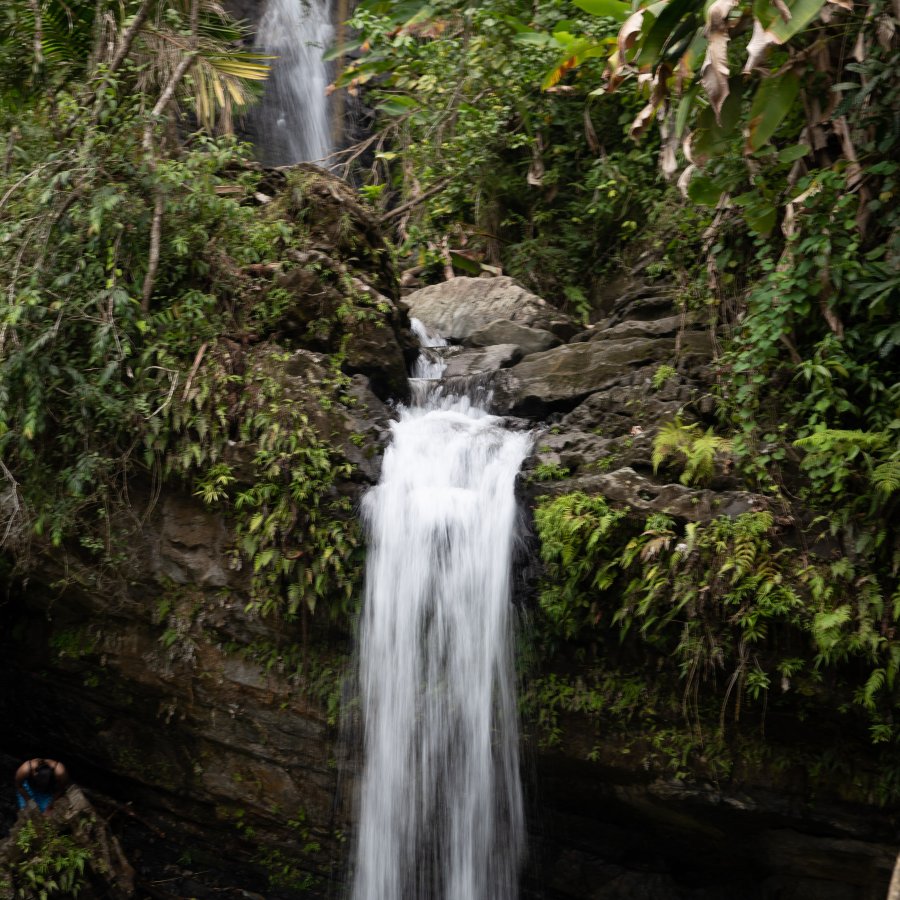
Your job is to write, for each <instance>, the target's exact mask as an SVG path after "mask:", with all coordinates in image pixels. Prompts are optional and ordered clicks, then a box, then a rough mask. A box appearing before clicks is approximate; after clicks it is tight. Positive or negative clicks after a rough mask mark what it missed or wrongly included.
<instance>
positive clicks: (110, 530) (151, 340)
mask: <svg viewBox="0 0 900 900" xmlns="http://www.w3.org/2000/svg"><path fill="white" fill-rule="evenodd" d="M2 16H3V17H4V18H3V24H4V27H3V30H2V31H0V40H2V41H3V46H4V48H6V49H8V50H9V52H10V54H11V56H12V57H13V58H15V59H17V60H20V61H21V65H20V66H19V68H18V71H17V72H12V73H10V72H9V71H7V72H6V75H7V76H8V80H6V81H4V82H2V84H0V121H2V126H3V129H4V132H5V134H4V139H3V149H2V151H0V157H2V159H3V160H4V162H3V169H2V172H0V213H2V218H0V268H2V271H3V276H2V293H0V479H2V485H3V487H2V489H0V496H2V497H3V501H2V504H0V505H2V512H3V518H2V525H0V545H2V546H3V547H4V548H6V549H7V550H14V551H15V559H16V561H17V563H18V565H19V566H20V567H21V568H24V569H27V567H28V565H29V563H33V562H34V560H36V559H37V558H39V554H38V553H31V552H29V547H30V546H32V545H36V548H40V547H43V548H45V549H46V547H48V546H49V547H53V548H58V550H56V551H55V552H56V553H61V554H63V556H64V557H66V558H68V557H69V553H70V552H71V553H72V554H73V555H72V557H71V558H72V560H75V559H82V560H87V561H89V563H90V565H89V566H88V569H87V570H81V571H80V572H79V573H78V574H77V575H76V573H75V572H74V571H72V570H70V571H69V572H68V577H70V578H86V579H89V580H93V582H94V583H97V582H101V583H102V582H103V581H104V579H106V578H108V577H112V576H113V574H114V573H115V572H116V571H117V570H119V569H121V567H122V566H123V565H124V564H125V563H127V561H128V552H129V546H128V545H129V535H131V534H132V533H133V532H134V530H135V529H138V528H139V527H140V525H141V524H142V522H143V521H144V518H145V517H146V516H147V515H148V514H149V513H150V511H151V510H152V508H153V504H154V502H155V497H156V496H157V493H158V490H159V487H160V485H161V484H162V482H163V481H169V482H170V483H171V482H175V483H179V484H180V485H182V486H183V487H184V488H186V489H187V490H189V491H196V492H197V494H198V495H199V496H201V497H202V498H203V499H204V500H205V501H206V502H208V503H210V504H215V505H218V506H219V507H221V508H222V509H223V511H225V512H226V513H227V514H229V515H230V516H232V517H233V520H234V526H235V530H236V532H237V535H238V541H239V545H238V548H237V549H236V558H235V560H234V565H235V566H236V567H237V566H240V565H241V562H242V560H246V562H247V564H248V566H249V568H250V570H251V571H252V573H253V590H252V600H251V603H252V605H253V606H255V607H258V608H260V609H262V610H263V611H264V612H279V613H285V614H287V615H288V616H291V617H293V616H296V615H299V614H301V613H303V612H304V611H306V610H312V609H314V608H315V607H316V605H317V602H318V601H320V600H322V599H323V598H328V599H329V600H332V601H335V605H333V606H332V607H331V609H332V610H336V609H338V608H340V609H343V608H345V605H349V603H350V600H349V598H350V597H351V595H352V594H353V590H352V585H351V582H352V581H353V577H354V576H355V573H356V571H357V568H356V567H357V561H356V553H357V550H356V545H357V542H358V541H357V537H356V532H355V528H354V526H353V524H352V522H349V521H348V519H349V516H348V514H347V506H348V503H347V501H346V500H341V499H340V498H337V497H335V496H333V495H332V488H333V485H334V482H335V480H336V479H339V478H342V477H345V476H346V474H347V472H348V470H349V466H348V464H347V462H346V460H344V459H343V457H342V456H341V454H340V453H338V452H335V451H334V449H333V448H332V447H331V446H330V445H329V444H328V442H327V441H326V440H325V439H323V438H322V437H321V436H320V435H319V433H318V432H317V430H316V429H315V428H314V427H313V426H311V425H310V423H309V421H308V418H307V417H306V416H304V413H303V409H302V408H301V407H300V406H296V405H293V404H291V403H288V402H287V401H286V400H285V398H284V386H283V385H282V384H279V383H278V382H277V381H276V379H274V378H273V376H272V373H271V371H270V369H269V368H267V367H266V364H265V358H264V354H258V355H256V356H254V355H252V354H251V353H250V352H249V351H250V348H251V344H254V343H258V342H260V341H261V340H262V336H264V335H265V334H267V333H268V331H269V330H271V329H272V327H273V323H274V322H276V321H277V320H278V317H279V315H280V311H282V308H283V305H284V298H283V297H281V296H280V295H279V294H278V292H277V291H272V292H271V296H270V294H269V287H270V282H271V274H272V272H273V271H275V268H277V266H278V265H281V261H282V258H283V257H284V255H285V251H286V250H288V249H290V250H292V251H294V252H297V248H298V247H299V246H301V245H302V240H303V233H304V232H303V228H297V229H294V228H292V227H291V224H290V220H291V216H290V215H288V214H287V212H286V210H285V208H283V207H284V204H279V203H275V202H271V201H272V199H273V198H271V197H266V198H265V199H266V200H267V202H268V204H269V205H268V207H266V208H265V209H262V208H261V207H260V203H261V201H260V200H259V199H258V197H257V196H256V195H257V194H258V183H259V180H260V177H261V176H260V173H259V171H255V170H254V169H253V168H252V166H251V164H250V160H249V148H248V147H246V146H244V145H241V144H239V143H238V142H237V141H236V140H235V138H234V137H233V136H228V135H223V136H219V137H215V136H213V135H212V134H211V129H212V128H213V124H214V119H215V120H216V121H217V122H218V124H219V125H222V124H225V125H227V124H228V118H229V115H230V114H231V111H232V110H234V109H236V108H237V104H238V103H239V102H240V103H243V102H244V100H245V99H246V98H247V97H249V96H250V95H251V93H252V83H253V82H254V81H255V80H257V79H258V78H260V77H261V76H263V75H264V74H265V71H266V69H265V66H264V65H263V63H262V62H261V61H260V60H258V59H257V58H255V57H252V56H248V55H247V54H246V53H244V52H243V51H240V50H235V49H234V48H233V47H232V46H231V44H232V41H233V39H234V38H235V37H236V36H238V37H239V36H240V34H241V32H240V30H239V29H237V27H236V26H235V25H234V24H233V23H232V22H230V21H229V20H228V19H227V17H226V16H225V14H224V12H223V11H222V9H221V8H220V7H219V6H218V5H217V4H215V3H212V2H207V0H195V2H192V3H186V2H182V0H171V2H168V0H158V2H151V0H141V2H134V3H128V4H119V3H112V2H110V3H99V4H98V3H96V2H93V0H91V2H90V3H74V4H71V3H70V4H67V5H63V4H56V3H55V2H54V0H47V2H46V3H31V2H24V0H23V2H21V3H14V4H7V5H5V6H4V11H3V13H2ZM179 103H180V104H181V106H180V107H179V106H178V105H177V104H179ZM204 125H205V126H206V127H204ZM305 189H306V183H305V182H304V181H303V178H302V177H300V178H295V179H294V180H293V181H292V182H290V183H289V184H287V185H286V193H287V194H289V195H290V196H291V197H292V198H299V199H298V200H297V201H296V202H297V203H300V204H301V205H302V201H303V197H304V191H305ZM292 202H294V201H293V200H292ZM286 265H287V268H290V266H291V265H296V266H299V265H300V264H299V263H287V264H286ZM273 266H274V267H275V268H273ZM326 274H327V273H326ZM331 274H333V275H334V278H335V279H337V278H338V277H339V276H338V274H337V273H331ZM341 277H348V276H346V275H345V276H341ZM250 297H252V298H253V300H252V302H249V298H250ZM371 306H372V301H369V300H360V302H359V304H358V307H359V308H358V309H357V305H354V301H353V300H352V299H351V300H349V301H348V302H347V304H346V308H343V309H342V310H340V311H339V316H342V317H344V318H346V317H349V318H350V319H353V317H354V316H356V315H359V316H371V315H375V311H374V310H373V309H372V308H371ZM275 349H276V350H277V348H275ZM273 352H274V351H273ZM326 380H328V381H329V382H330V383H328V384H323V385H322V387H321V389H320V392H319V394H316V392H315V389H314V388H311V393H310V402H311V403H312V404H313V405H315V404H316V403H317V399H316V398H317V396H319V395H321V399H322V404H323V409H324V405H326V404H335V403H337V404H340V403H342V402H344V401H345V400H346V401H347V402H349V400H348V398H346V396H345V395H344V394H343V387H344V385H345V383H346V377H345V376H343V375H342V374H341V372H340V369H339V366H338V365H337V363H336V364H335V370H334V372H329V373H327V379H326ZM326 394H327V396H326ZM342 398H343V399H342ZM238 443H241V444H243V443H246V444H247V446H248V447H250V448H251V450H252V452H251V453H250V458H249V459H247V460H243V461H242V463H241V473H242V474H241V476H240V477H238V476H236V475H235V474H234V472H233V467H234V464H233V461H232V462H229V460H227V459H226V458H225V455H226V453H227V452H228V451H229V448H233V447H234V446H236V444H238ZM138 485H141V486H142V487H137V486H138ZM66 568H67V567H65V566H64V567H63V568H62V569H61V570H60V573H59V574H62V573H64V572H66ZM63 577H66V576H63Z"/></svg>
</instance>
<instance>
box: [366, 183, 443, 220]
mask: <svg viewBox="0 0 900 900" xmlns="http://www.w3.org/2000/svg"><path fill="white" fill-rule="evenodd" d="M451 180H452V179H450V178H444V179H443V180H442V181H439V182H438V183H437V184H435V185H432V186H431V187H430V188H429V189H428V190H427V191H425V192H424V193H422V194H419V196H418V197H414V198H413V199H412V200H407V201H406V203H401V204H400V206H397V207H394V209H392V210H390V211H389V212H386V213H385V214H384V215H383V216H382V217H381V218H380V219H379V220H378V221H379V223H380V224H381V225H383V224H384V223H385V222H389V221H390V220H391V219H395V218H397V216H402V215H403V213H405V212H406V211H407V210H410V209H413V208H414V207H416V206H418V205H419V204H420V203H423V202H424V201H425V200H427V199H428V198H429V197H433V196H434V195H435V194H437V193H440V192H441V191H442V190H443V189H444V188H445V187H447V185H448V184H450V182H451Z"/></svg>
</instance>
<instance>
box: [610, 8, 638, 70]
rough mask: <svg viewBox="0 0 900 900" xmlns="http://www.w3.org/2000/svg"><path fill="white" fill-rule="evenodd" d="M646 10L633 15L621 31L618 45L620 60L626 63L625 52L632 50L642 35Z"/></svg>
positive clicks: (617, 41)
mask: <svg viewBox="0 0 900 900" xmlns="http://www.w3.org/2000/svg"><path fill="white" fill-rule="evenodd" d="M644 12H645V10H643V9H639V10H638V11H637V12H636V13H632V14H631V15H630V16H629V17H628V18H627V19H626V20H625V22H624V24H623V25H622V27H621V28H620V29H619V36H618V38H617V39H616V43H617V44H618V45H619V59H620V60H621V61H622V62H624V61H625V51H626V50H630V49H631V48H632V47H633V46H634V42H635V41H636V40H637V38H638V35H639V34H640V33H641V25H642V24H643V21H644Z"/></svg>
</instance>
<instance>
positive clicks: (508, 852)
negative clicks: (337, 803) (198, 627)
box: [353, 329, 531, 900]
mask: <svg viewBox="0 0 900 900" xmlns="http://www.w3.org/2000/svg"><path fill="white" fill-rule="evenodd" d="M417 331H418V333H419V334H420V338H425V339H426V341H427V343H429V344H431V345H432V346H436V345H439V338H436V337H435V336H433V335H426V334H425V333H424V332H422V330H421V329H417ZM419 372H420V373H421V374H426V376H427V375H431V376H432V377H434V375H435V374H436V370H435V369H434V368H433V367H432V366H423V367H421V368H420V369H419ZM417 396H418V397H419V399H418V401H417V402H416V403H415V404H414V405H413V406H411V407H409V408H401V410H400V418H399V420H398V421H396V422H394V423H393V426H392V427H393V441H392V443H391V445H390V446H389V447H388V449H387V451H386V453H385V459H384V466H383V470H382V477H381V481H380V482H379V484H378V485H377V487H375V488H373V489H372V490H371V491H370V492H369V493H368V494H367V495H366V497H365V499H364V509H363V512H364V517H365V521H366V524H367V527H368V534H369V557H368V566H367V575H366V594H365V602H364V608H363V615H362V626H361V646H360V670H361V671H360V678H361V689H362V704H363V715H364V724H365V754H366V759H365V767H364V772H363V783H362V791H361V810H360V821H359V837H358V843H357V853H356V868H355V873H354V886H353V898H354V900H513V898H515V897H516V896H517V878H518V871H519V865H520V860H521V857H522V854H523V849H524V815H523V802H522V793H521V787H520V781H519V756H518V754H519V749H518V716H517V709H516V698H515V687H514V669H513V653H512V614H511V613H512V604H511V599H510V567H511V558H512V549H513V544H514V540H515V528H516V520H517V511H516V500H515V493H514V485H515V479H516V474H517V472H518V470H519V467H520V466H521V464H522V461H523V460H524V458H525V456H526V455H527V454H528V451H529V448H530V445H531V437H530V435H528V434H524V433H521V432H514V431H509V430H507V429H506V428H504V427H503V421H502V420H501V419H499V418H497V417H495V416H492V415H490V414H489V413H488V412H487V411H486V410H485V409H483V408H481V407H480V406H478V405H476V404H474V403H473V402H472V401H471V400H470V399H468V398H467V397H464V396H463V397H460V396H453V395H450V394H447V393H445V392H444V391H443V390H442V389H441V388H440V387H439V386H437V385H435V384H434V383H433V384H432V385H431V389H430V390H429V391H422V392H419V393H418V394H417Z"/></svg>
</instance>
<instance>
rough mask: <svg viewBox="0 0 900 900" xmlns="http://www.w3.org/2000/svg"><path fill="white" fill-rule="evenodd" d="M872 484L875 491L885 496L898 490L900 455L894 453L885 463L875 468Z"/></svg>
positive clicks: (899, 487)
mask: <svg viewBox="0 0 900 900" xmlns="http://www.w3.org/2000/svg"><path fill="white" fill-rule="evenodd" d="M872 483H873V484H874V485H875V489H876V490H877V491H880V492H881V493H882V494H887V496H890V495H891V494H893V493H894V492H895V491H897V490H900V454H897V453H895V454H894V455H893V456H892V457H891V458H890V459H889V460H888V461H887V462H883V463H881V464H880V465H878V466H875V468H874V469H873V470H872Z"/></svg>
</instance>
